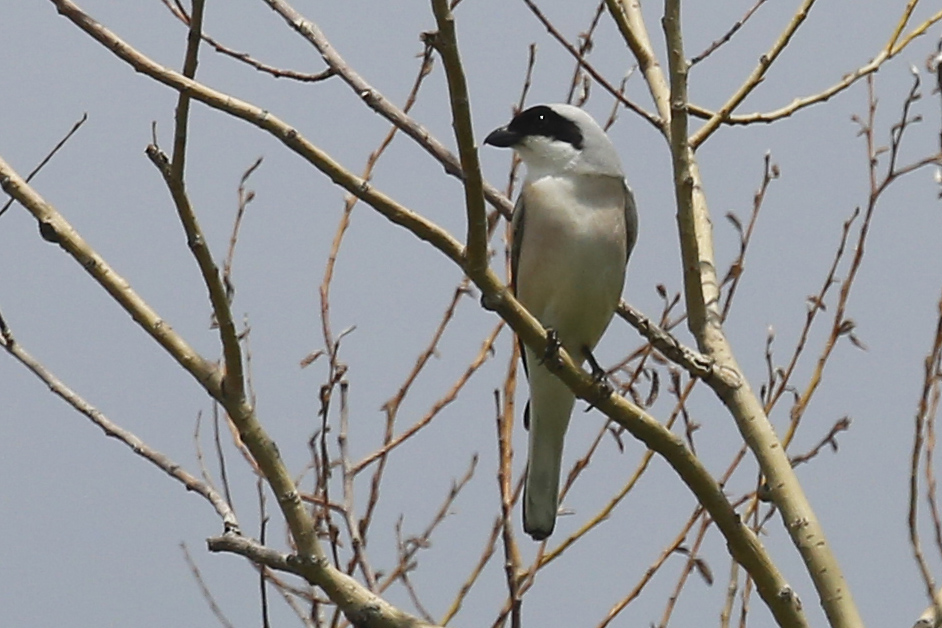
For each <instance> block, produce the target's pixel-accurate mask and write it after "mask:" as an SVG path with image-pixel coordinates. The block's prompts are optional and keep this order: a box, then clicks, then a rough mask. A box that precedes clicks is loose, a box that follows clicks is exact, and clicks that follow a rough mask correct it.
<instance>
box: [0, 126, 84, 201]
mask: <svg viewBox="0 0 942 628" xmlns="http://www.w3.org/2000/svg"><path fill="white" fill-rule="evenodd" d="M86 120H88V113H87V112H86V113H83V114H82V117H81V118H79V120H78V122H76V123H75V124H73V125H72V128H71V129H69V132H68V133H66V134H65V137H63V138H62V139H61V140H59V142H58V143H57V144H56V145H55V146H53V147H52V150H51V151H49V153H47V154H46V156H45V157H43V158H42V161H40V162H39V163H38V164H37V165H36V167H35V168H33V169H32V170H30V172H29V174H28V175H26V182H27V183H29V182H30V181H32V180H33V177H35V176H36V175H37V174H38V173H39V171H40V170H42V169H43V167H44V166H45V165H46V164H48V163H49V161H50V160H51V159H52V158H53V157H54V156H55V154H56V153H58V152H59V149H60V148H62V147H63V146H65V144H66V142H68V141H69V139H70V138H71V137H72V136H73V135H75V132H76V131H78V130H79V129H80V128H81V126H82V125H83V124H85V121H86ZM13 200H14V199H12V198H11V199H9V200H8V201H7V202H6V203H4V204H3V207H0V216H2V215H3V214H4V212H6V211H7V210H8V209H10V205H12V204H13Z"/></svg>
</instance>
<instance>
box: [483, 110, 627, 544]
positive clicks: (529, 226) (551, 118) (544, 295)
mask: <svg viewBox="0 0 942 628" xmlns="http://www.w3.org/2000/svg"><path fill="white" fill-rule="evenodd" d="M484 143H485V144H490V145H491V146H498V147H509V148H512V149H513V150H514V151H515V152H516V153H517V154H518V155H519V156H520V159H521V160H523V163H524V164H526V167H527V176H526V179H525V180H524V182H523V187H522V189H521V191H520V197H519V198H518V199H517V204H516V207H515V209H514V215H513V223H512V228H513V242H512V245H511V281H512V287H513V290H514V294H515V295H516V297H517V299H519V300H520V302H521V303H522V304H523V305H524V307H526V308H527V309H528V310H529V311H530V312H531V313H532V314H533V315H534V316H535V317H536V318H537V320H539V321H540V323H541V324H542V325H543V326H544V327H545V328H547V329H548V330H551V331H552V332H554V335H555V337H556V338H557V339H558V341H559V343H560V344H561V345H562V346H563V347H564V348H565V349H566V351H567V353H569V355H570V356H572V358H573V359H574V360H576V361H577V362H579V363H582V362H584V361H585V360H589V361H590V364H592V366H593V370H594V371H595V372H596V374H597V375H599V376H600V377H601V376H602V375H603V374H602V373H601V370H600V369H599V368H598V365H597V364H596V363H595V359H594V358H593V357H592V354H591V352H592V350H593V349H594V348H595V345H596V344H598V341H599V339H600V338H601V337H602V334H603V333H604V332H605V329H606V328H607V327H608V324H609V322H610V321H611V319H612V315H613V314H614V312H615V308H616V306H617V305H618V299H619V297H620V296H621V292H622V287H623V285H624V281H625V267H626V265H627V264H628V256H629V254H630V253H631V249H632V247H634V243H635V239H636V237H637V232H638V218H637V214H636V211H635V202H634V197H633V196H632V194H631V189H630V188H629V187H628V184H627V182H626V181H625V176H624V174H623V173H622V168H621V161H620V160H619V159H618V154H617V153H616V151H615V147H614V146H613V145H612V143H611V141H610V140H609V139H608V136H606V135H605V131H603V130H602V128H601V127H600V126H599V125H598V124H597V123H596V122H595V120H593V119H592V117H591V116H590V115H589V114H587V113H586V112H584V111H583V110H581V109H579V108H578V107H574V106H572V105H538V106H535V107H531V108H529V109H527V110H525V111H522V112H521V113H519V114H517V115H516V116H515V117H514V118H513V120H511V122H510V124H508V125H507V126H504V127H501V128H499V129H497V130H495V131H493V132H492V133H491V134H490V135H488V136H487V138H486V139H485V140H484ZM521 353H522V355H523V364H524V368H525V369H526V371H527V379H528V382H529V385H530V401H529V403H528V404H527V407H526V409H525V410H524V425H525V426H526V427H527V429H529V432H530V434H529V452H528V456H527V478H526V484H525V486H524V496H523V529H524V530H525V531H526V532H527V534H529V535H530V536H531V537H533V538H534V539H535V540H538V541H539V540H542V539H545V538H546V537H548V536H549V535H550V534H552V532H553V527H554V526H555V525H556V512H557V510H558V509H559V503H558V502H559V500H558V495H559V475H560V467H561V465H562V456H563V438H564V436H565V435H566V429H567V427H568V426H569V419H570V416H571V415H572V409H573V404H574V403H575V396H574V395H573V393H572V392H571V391H570V390H569V388H568V387H567V386H566V384H565V383H563V382H562V380H560V379H558V378H557V377H556V376H555V375H553V374H552V373H550V372H549V370H548V369H547V368H546V366H545V365H544V363H543V357H544V356H543V355H541V354H540V353H539V352H534V351H533V350H531V349H530V348H529V347H522V351H521Z"/></svg>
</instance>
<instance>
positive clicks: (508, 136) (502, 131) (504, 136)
mask: <svg viewBox="0 0 942 628" xmlns="http://www.w3.org/2000/svg"><path fill="white" fill-rule="evenodd" d="M521 139H523V138H522V137H521V135H520V134H519V133H517V132H516V131H510V130H508V129H507V127H505V126H502V127H500V128H499V129H495V130H494V131H491V134H490V135H488V136H487V137H485V138H484V143H485V144H490V145H491V146H497V147H498V148H509V147H511V146H514V145H516V144H517V143H519V142H520V140H521Z"/></svg>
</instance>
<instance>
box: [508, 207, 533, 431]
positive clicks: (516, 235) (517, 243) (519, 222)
mask: <svg viewBox="0 0 942 628" xmlns="http://www.w3.org/2000/svg"><path fill="white" fill-rule="evenodd" d="M523 212H524V203H523V191H521V193H520V196H518V197H517V204H516V205H514V215H513V218H512V219H511V222H510V231H511V240H510V289H511V291H512V292H513V295H514V296H517V268H518V266H519V264H520V248H521V246H522V245H523ZM517 344H518V345H519V346H520V359H521V360H523V372H524V374H529V371H528V370H527V351H526V347H525V346H524V345H523V341H522V340H520V337H519V336H518V337H517ZM523 427H524V428H526V429H530V402H529V401H528V402H527V405H526V407H525V408H524V409H523Z"/></svg>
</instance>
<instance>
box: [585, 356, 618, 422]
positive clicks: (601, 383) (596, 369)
mask: <svg viewBox="0 0 942 628" xmlns="http://www.w3.org/2000/svg"><path fill="white" fill-rule="evenodd" d="M582 355H583V356H584V357H585V359H586V362H588V363H589V368H590V369H591V370H592V379H593V380H595V383H596V386H597V387H598V398H597V399H596V400H595V402H593V403H590V404H589V407H588V408H587V409H586V411H588V410H591V409H593V408H594V407H595V406H596V404H598V403H599V402H601V401H604V400H606V399H608V398H609V397H611V396H612V394H614V392H615V390H614V389H613V388H612V385H611V384H610V383H609V381H608V373H607V372H606V371H605V369H603V368H602V367H601V365H600V364H599V363H598V360H596V359H595V356H594V355H592V350H591V349H589V348H588V347H583V348H582Z"/></svg>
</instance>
